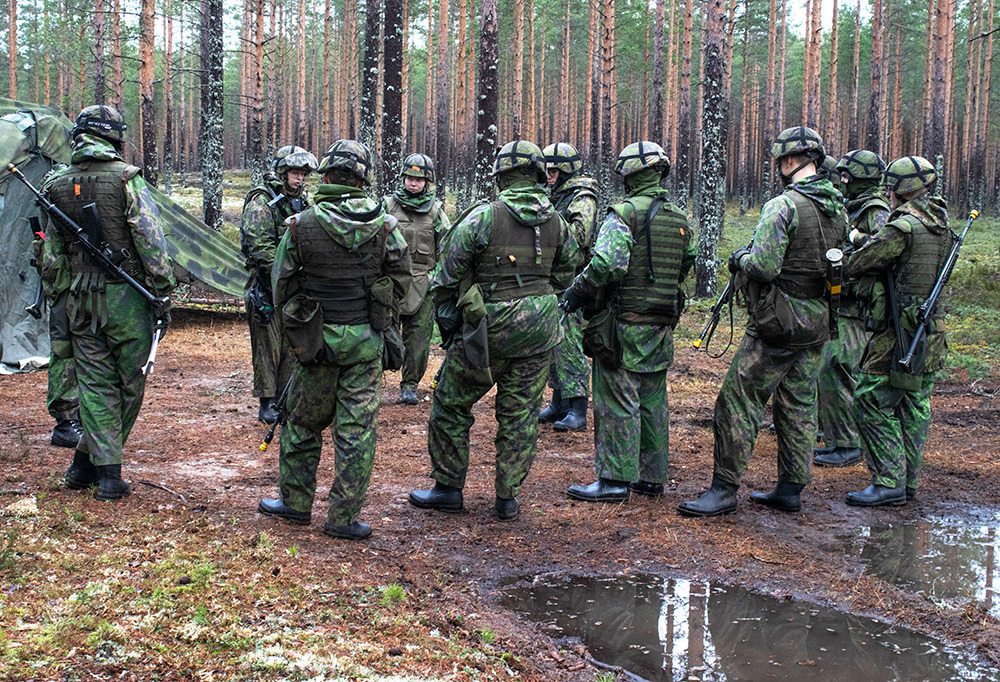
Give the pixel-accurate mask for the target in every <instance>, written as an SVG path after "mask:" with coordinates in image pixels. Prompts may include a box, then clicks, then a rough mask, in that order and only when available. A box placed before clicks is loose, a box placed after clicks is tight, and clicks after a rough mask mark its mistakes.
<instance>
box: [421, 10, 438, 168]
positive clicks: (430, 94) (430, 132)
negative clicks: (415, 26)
mask: <svg viewBox="0 0 1000 682" xmlns="http://www.w3.org/2000/svg"><path fill="white" fill-rule="evenodd" d="M426 49H427V77H426V79H425V84H424V144H423V147H424V153H425V154H427V155H428V156H435V153H434V144H435V143H436V142H437V138H436V137H435V134H434V124H435V122H436V120H437V119H436V118H435V117H434V0H427V44H426Z"/></svg>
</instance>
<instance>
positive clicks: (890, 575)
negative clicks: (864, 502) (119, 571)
mask: <svg viewBox="0 0 1000 682" xmlns="http://www.w3.org/2000/svg"><path fill="white" fill-rule="evenodd" d="M998 522H1000V515H998V514H997V513H996V512H993V511H987V510H983V509H978V508H969V507H964V508H956V509H955V510H954V511H953V512H951V513H945V514H939V515H931V516H927V517H925V518H921V519H909V520H901V521H899V522H897V523H892V524H884V525H877V526H867V527H863V528H861V530H860V532H859V533H858V535H856V536H853V537H852V538H850V539H849V540H848V543H849V546H850V548H851V550H852V551H854V552H855V553H857V554H858V556H860V558H861V560H862V561H864V562H865V563H866V564H867V565H868V569H867V570H868V573H869V574H870V575H873V576H875V577H878V578H881V579H883V580H885V581H887V582H891V583H892V584H894V585H898V586H899V587H902V588H903V589H906V590H911V591H914V592H920V593H923V594H925V595H927V596H929V597H934V598H937V599H953V598H956V597H958V598H964V599H975V600H977V601H980V602H983V603H984V605H985V607H986V608H987V610H989V612H990V613H991V614H992V615H993V616H996V617H998V618H1000V599H998V594H997V589H1000V588H998V582H1000V570H998V568H997V553H998V549H1000V544H998V543H1000V541H998V539H997V531H996V528H997V524H998Z"/></svg>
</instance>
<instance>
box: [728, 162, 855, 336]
mask: <svg viewBox="0 0 1000 682" xmlns="http://www.w3.org/2000/svg"><path fill="white" fill-rule="evenodd" d="M795 189H797V190H798V191H800V192H802V193H803V194H805V195H806V196H808V197H810V198H811V199H814V200H815V201H816V202H817V204H818V207H819V210H820V211H821V212H822V213H823V214H824V215H826V216H827V217H831V218H835V217H838V216H839V217H840V218H841V219H842V220H843V222H844V225H845V227H846V225H847V216H846V215H845V214H844V205H843V199H842V197H841V194H840V192H838V191H837V189H836V188H835V187H834V186H833V185H832V184H831V183H830V181H829V179H827V177H826V175H824V174H820V175H812V176H810V177H808V178H805V179H804V180H801V181H799V182H796V183H795ZM798 226H799V216H798V211H796V209H795V204H794V202H792V200H791V199H790V198H789V197H788V196H786V195H785V194H784V193H782V194H780V195H778V196H776V197H775V198H773V199H771V200H770V201H768V202H767V203H766V204H764V208H762V209H761V212H760V220H759V221H758V222H757V228H756V229H755V230H754V235H753V246H752V247H751V248H750V253H749V254H747V255H745V256H743V258H741V259H740V269H741V270H742V271H743V272H744V273H746V275H747V276H748V277H749V278H750V279H752V280H756V281H758V282H772V281H774V279H775V278H777V277H778V275H779V274H780V273H781V266H782V264H783V262H784V258H785V252H786V251H787V250H788V244H789V242H790V240H791V237H792V236H793V235H794V234H795V230H797V229H798ZM846 236H847V235H846V233H845V234H843V235H841V236H840V238H839V239H836V240H834V242H833V243H831V244H828V245H827V246H828V247H834V246H837V245H839V244H841V243H842V242H843V240H844V239H845V238H846ZM788 300H789V302H790V304H791V307H792V311H793V313H794V315H795V317H796V318H798V319H800V320H806V319H812V320H814V321H815V320H816V319H817V318H819V317H822V318H826V317H827V315H828V314H829V311H828V306H827V302H826V299H825V298H811V299H806V298H795V297H792V296H789V297H788ZM747 334H748V335H750V336H756V331H755V330H754V325H753V322H752V321H750V322H748V324H747Z"/></svg>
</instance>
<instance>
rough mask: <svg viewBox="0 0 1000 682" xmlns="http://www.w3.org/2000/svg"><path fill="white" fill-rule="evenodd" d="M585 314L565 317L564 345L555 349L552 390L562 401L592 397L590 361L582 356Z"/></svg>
mask: <svg viewBox="0 0 1000 682" xmlns="http://www.w3.org/2000/svg"><path fill="white" fill-rule="evenodd" d="M583 325H584V322H583V313H582V312H581V311H579V310H578V311H576V312H574V313H568V314H566V315H565V316H562V321H561V322H560V327H561V328H562V341H560V342H559V345H558V346H556V348H555V354H554V355H553V356H552V366H551V367H549V388H553V389H558V390H559V391H560V392H561V395H562V397H563V398H566V399H569V398H586V397H587V396H588V395H589V394H590V360H588V359H587V356H586V355H585V354H584V352H583Z"/></svg>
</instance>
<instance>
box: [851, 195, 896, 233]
mask: <svg viewBox="0 0 1000 682" xmlns="http://www.w3.org/2000/svg"><path fill="white" fill-rule="evenodd" d="M847 210H848V215H847V218H848V220H849V221H850V225H851V228H852V229H853V228H857V229H859V230H860V229H861V228H862V227H867V222H868V212H869V211H885V212H886V213H888V212H889V204H887V203H886V202H885V200H884V199H882V198H881V197H877V196H876V197H868V198H866V199H864V200H861V201H849V202H847ZM862 232H867V230H862Z"/></svg>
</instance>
